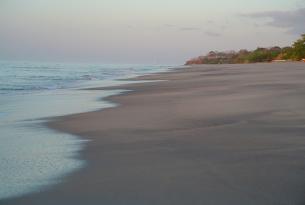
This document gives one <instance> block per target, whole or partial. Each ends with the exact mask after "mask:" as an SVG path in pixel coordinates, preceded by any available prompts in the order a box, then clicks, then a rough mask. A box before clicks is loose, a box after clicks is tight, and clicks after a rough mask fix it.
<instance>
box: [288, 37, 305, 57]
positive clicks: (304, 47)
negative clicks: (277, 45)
mask: <svg viewBox="0 0 305 205" xmlns="http://www.w3.org/2000/svg"><path fill="white" fill-rule="evenodd" d="M291 57H292V59H293V60H302V59H303V58H305V34H303V35H302V38H301V39H299V40H297V41H296V42H294V44H293V46H292V53H291Z"/></svg>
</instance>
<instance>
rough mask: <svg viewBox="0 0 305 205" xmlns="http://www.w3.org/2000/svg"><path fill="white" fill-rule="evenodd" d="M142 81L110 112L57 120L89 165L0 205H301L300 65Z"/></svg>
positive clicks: (304, 91) (303, 94)
mask: <svg viewBox="0 0 305 205" xmlns="http://www.w3.org/2000/svg"><path fill="white" fill-rule="evenodd" d="M140 79H147V80H154V79H157V80H166V81H162V82H153V83H144V84H143V83H141V84H131V85H126V86H121V87H116V88H118V89H130V90H134V91H133V92H128V93H125V94H123V95H119V96H114V97H111V98H110V99H109V100H111V101H114V102H116V103H119V104H120V106H119V107H116V108H109V109H105V110H102V111H97V112H90V113H83V114H77V115H71V116H67V117H63V118H59V119H57V120H55V121H53V122H51V123H50V126H51V127H52V128H55V129H58V130H60V131H64V132H69V133H73V134H76V135H79V136H82V137H84V138H85V139H89V140H91V141H90V142H89V143H88V145H87V147H86V149H85V150H84V151H83V152H82V153H81V156H82V157H83V158H84V159H85V160H86V161H87V162H88V164H87V167H86V168H84V169H82V170H80V171H79V172H77V173H74V174H72V175H71V176H68V177H66V179H65V181H64V182H63V183H61V184H59V185H56V186H54V187H52V188H51V189H49V190H48V191H44V192H41V193H37V194H32V195H29V196H25V197H21V198H19V199H14V200H7V201H4V202H2V203H0V204H14V205H15V204H20V205H21V204H22V205H36V204H37V205H38V204H39V205H42V204H44V205H55V204H56V205H61V204H63V205H70V204H71V205H72V204H73V205H85V204H88V205H129V204H130V205H171V204H172V205H180V204H181V205H271V204H276V205H279V204H290V205H298V204H300V205H303V204H305V80H304V79H305V64H302V63H283V64H252V65H202V66H195V67H191V68H187V69H179V70H177V71H175V72H171V73H165V74H157V75H150V76H144V77H141V78H140Z"/></svg>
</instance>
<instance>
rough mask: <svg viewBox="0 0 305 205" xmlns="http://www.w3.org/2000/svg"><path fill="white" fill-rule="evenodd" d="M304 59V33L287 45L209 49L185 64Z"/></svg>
mask: <svg viewBox="0 0 305 205" xmlns="http://www.w3.org/2000/svg"><path fill="white" fill-rule="evenodd" d="M304 59H305V34H303V35H302V37H301V38H300V39H298V40H297V41H296V42H294V43H293V45H292V46H289V47H283V48H281V47H279V46H274V47H271V48H257V49H255V50H253V51H248V50H246V49H242V50H240V51H238V52H236V51H228V52H218V51H210V52H209V53H208V54H207V55H203V56H198V57H196V58H192V59H190V60H188V61H187V62H186V63H185V64H186V65H192V64H223V63H228V64H235V63H258V62H272V61H301V60H303V61H304Z"/></svg>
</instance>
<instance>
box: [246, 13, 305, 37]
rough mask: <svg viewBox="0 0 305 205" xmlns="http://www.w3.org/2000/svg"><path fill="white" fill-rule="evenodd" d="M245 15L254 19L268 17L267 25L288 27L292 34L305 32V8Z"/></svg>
mask: <svg viewBox="0 0 305 205" xmlns="http://www.w3.org/2000/svg"><path fill="white" fill-rule="evenodd" d="M241 16H243V17H249V18H253V19H262V18H268V19H270V20H271V21H269V22H268V23H267V24H266V25H268V26H272V27H277V28H284V29H287V30H288V32H289V33H292V34H298V35H300V34H303V33H305V23H304V22H305V8H300V9H297V10H292V11H266V12H257V13H250V14H242V15H241Z"/></svg>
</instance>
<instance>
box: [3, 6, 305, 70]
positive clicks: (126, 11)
mask: <svg viewBox="0 0 305 205" xmlns="http://www.w3.org/2000/svg"><path fill="white" fill-rule="evenodd" d="M304 22H305V0H212V1H211V0H0V59H2V60H33V61H56V62H62V61H64V62H79V61H80V62H99V63H136V64H175V65H176V64H183V63H184V62H185V61H186V60H187V59H189V58H191V57H195V56H198V55H202V54H205V53H207V52H208V51H210V50H218V51H228V50H238V49H242V48H245V49H249V50H251V49H255V48H256V47H270V46H274V45H279V46H287V45H291V43H292V42H293V41H295V40H296V39H297V38H298V37H299V36H300V35H301V34H302V33H305V23H304Z"/></svg>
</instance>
